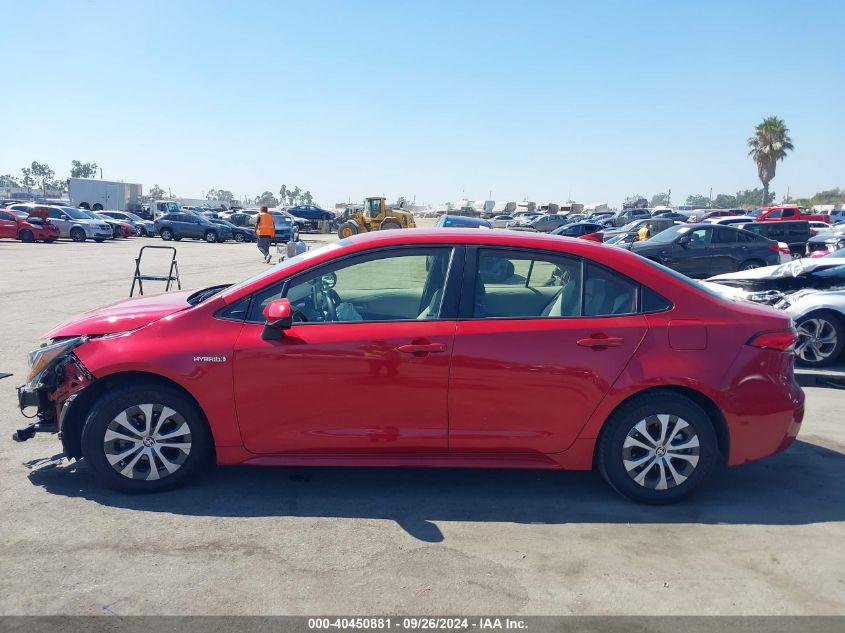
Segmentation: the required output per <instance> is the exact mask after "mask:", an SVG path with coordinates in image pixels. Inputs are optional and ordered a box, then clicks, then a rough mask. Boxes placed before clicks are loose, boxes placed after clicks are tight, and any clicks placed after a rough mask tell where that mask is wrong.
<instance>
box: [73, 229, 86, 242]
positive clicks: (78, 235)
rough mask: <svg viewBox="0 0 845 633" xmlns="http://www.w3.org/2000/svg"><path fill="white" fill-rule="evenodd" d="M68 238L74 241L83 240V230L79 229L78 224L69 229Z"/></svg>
mask: <svg viewBox="0 0 845 633" xmlns="http://www.w3.org/2000/svg"><path fill="white" fill-rule="evenodd" d="M70 239H71V240H73V241H74V242H84V241H85V231H83V230H82V229H80V228H79V227H78V226H77V227H75V228H72V229H71V230H70Z"/></svg>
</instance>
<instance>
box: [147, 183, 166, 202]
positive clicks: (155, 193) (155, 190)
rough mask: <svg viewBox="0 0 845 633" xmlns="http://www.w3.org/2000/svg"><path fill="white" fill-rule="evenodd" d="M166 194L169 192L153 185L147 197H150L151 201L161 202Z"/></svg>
mask: <svg viewBox="0 0 845 633" xmlns="http://www.w3.org/2000/svg"><path fill="white" fill-rule="evenodd" d="M165 193H167V192H166V191H165V190H164V189H162V188H161V187H159V186H158V185H153V186H152V187H151V188H150V192H149V193H148V194H147V195H148V196H149V198H150V200H161V199H162V198H164V194H165Z"/></svg>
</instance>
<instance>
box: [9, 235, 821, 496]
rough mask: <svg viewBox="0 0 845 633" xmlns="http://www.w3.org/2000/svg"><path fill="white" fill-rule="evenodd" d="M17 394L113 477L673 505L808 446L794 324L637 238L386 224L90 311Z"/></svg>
mask: <svg viewBox="0 0 845 633" xmlns="http://www.w3.org/2000/svg"><path fill="white" fill-rule="evenodd" d="M47 337H48V338H49V339H52V345H51V346H48V347H42V348H39V349H37V350H36V351H35V352H33V353H32V354H31V355H30V364H31V372H30V376H29V379H28V383H27V385H25V386H23V387H22V388H21V389H20V392H19V394H20V395H19V400H20V405H21V407H22V408H27V407H38V408H39V409H40V420H39V423H38V425H37V426H31V427H25V428H23V429H20V430H19V431H18V432H17V433H16V439H18V440H24V439H28V438H29V437H31V436H32V435H34V433H35V431H41V430H52V431H60V432H61V441H62V443H63V445H64V451H65V453H66V455H67V456H68V457H72V458H81V457H84V458H85V459H86V461H87V462H88V463H89V465H90V467H91V468H92V469H93V471H94V472H95V473H96V475H97V476H98V477H99V478H100V479H101V480H102V481H103V482H104V483H106V484H108V485H110V486H113V487H115V488H118V489H121V490H126V491H132V492H146V491H156V490H162V489H165V488H170V487H173V486H176V485H178V484H182V483H184V482H186V481H187V480H189V479H190V478H192V477H193V476H194V475H196V474H197V473H198V472H199V471H200V469H201V468H202V467H203V466H204V465H205V464H207V463H208V462H209V461H212V460H216V462H217V463H218V464H253V465H261V466H270V465H300V466H301V465H335V466H337V465H344V466H447V467H507V468H541V469H567V470H586V469H591V468H596V469H597V470H598V471H599V472H601V474H602V475H603V476H604V478H605V479H606V480H607V481H608V482H609V483H610V485H611V486H612V487H613V488H614V489H616V490H617V491H618V492H620V493H622V494H623V495H626V496H627V497H630V498H632V499H635V500H638V501H642V502H648V503H669V502H672V501H676V500H678V499H680V498H681V497H683V496H685V495H686V494H688V493H689V492H691V491H692V490H693V489H695V488H697V487H698V486H699V485H700V484H701V483H702V482H703V481H704V480H705V479H706V478H707V476H708V475H709V474H710V473H711V472H713V471H714V470H715V469H716V468H717V467H718V466H720V465H722V464H730V465H735V464H743V463H745V462H748V461H751V460H755V459H759V458H762V457H766V456H767V455H771V454H773V453H776V452H778V451H781V450H783V449H785V448H786V447H788V446H789V445H790V444H791V443H792V442H793V440H794V439H795V437H796V435H797V433H798V429H799V427H800V425H801V420H802V417H803V412H804V395H803V392H802V391H801V389H800V387H798V385H797V384H796V382H795V381H794V379H793V375H792V367H793V352H792V346H793V344H794V343H795V339H796V335H795V331H794V330H793V329H792V327H791V325H790V320H789V317H788V316H786V315H784V314H783V313H781V312H778V311H775V310H773V309H770V308H768V307H765V306H758V305H754V304H751V303H745V302H731V301H728V300H725V299H722V298H720V297H719V296H717V295H715V294H713V293H711V292H709V291H708V290H706V289H704V287H702V286H701V285H699V284H698V283H697V282H695V281H692V280H689V279H687V278H685V277H683V276H681V275H678V274H677V273H674V272H673V271H671V270H668V269H666V268H663V267H661V266H659V265H657V264H655V263H652V262H649V261H647V260H645V259H642V258H640V257H638V256H636V255H633V254H631V253H629V252H627V251H624V250H622V249H616V248H612V247H607V246H602V245H599V244H595V243H590V242H587V241H584V240H578V239H567V238H560V237H557V236H546V235H539V234H531V233H518V234H517V233H510V232H497V231H466V230H465V231H461V230H434V231H426V230H403V231H383V232H382V231H380V232H377V233H373V234H367V235H362V236H357V237H354V238H351V239H344V240H341V241H340V242H337V243H335V244H331V245H328V246H326V247H324V248H321V249H319V250H315V251H313V252H309V253H306V254H305V255H301V256H299V257H295V258H293V259H290V260H287V261H285V262H284V263H282V264H279V265H278V266H275V267H273V268H270V269H268V270H266V271H265V272H263V273H261V274H260V275H258V276H256V277H253V278H252V279H248V280H246V281H244V282H241V283H239V284H236V285H234V286H228V287H215V288H209V289H206V290H200V291H197V292H177V293H171V294H165V295H158V296H146V297H142V298H137V299H133V300H128V301H124V302H121V303H118V304H115V305H112V306H109V307H105V308H102V309H99V310H94V311H91V312H87V313H85V314H83V315H81V316H79V317H78V318H75V319H72V320H70V321H68V322H66V323H64V324H62V325H60V326H58V327H56V328H55V329H54V330H53V331H52V332H50V333H49V334H48V335H47Z"/></svg>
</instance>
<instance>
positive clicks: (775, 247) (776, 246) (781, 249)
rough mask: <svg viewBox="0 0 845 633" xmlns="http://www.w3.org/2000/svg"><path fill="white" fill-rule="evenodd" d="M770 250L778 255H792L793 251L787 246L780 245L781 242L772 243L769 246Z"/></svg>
mask: <svg viewBox="0 0 845 633" xmlns="http://www.w3.org/2000/svg"><path fill="white" fill-rule="evenodd" d="M769 250H772V251H775V252H776V253H783V254H784V255H791V254H792V251H790V250H789V246H787V245H786V244H780V243H779V242H772V243H771V244H769Z"/></svg>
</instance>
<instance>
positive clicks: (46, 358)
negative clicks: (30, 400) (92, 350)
mask: <svg viewBox="0 0 845 633" xmlns="http://www.w3.org/2000/svg"><path fill="white" fill-rule="evenodd" d="M87 340H88V338H87V337H85V336H77V337H74V338H68V339H64V340H62V341H59V342H58V343H53V344H51V345H43V346H41V347H39V348H38V349H35V350H33V351H31V352H30V353H29V354H27V357H26V359H27V363H28V365H29V373H28V374H27V377H26V382H27V384H28V383H31V382H33V381H34V380H35V379H36V378H37V377H38V376H40V375H41V374H42V373H43V372H44V371H45V370H46V369H48V368H49V367H50V365H52V364H53V363H54V362H55V361H56V360H58V359H59V358H61V357H62V356H64V355H65V354H67V353H68V352H70V351H71V350H72V349H74V348H76V347H79V346H80V345H82V344H83V343H84V342H85V341H87Z"/></svg>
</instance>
